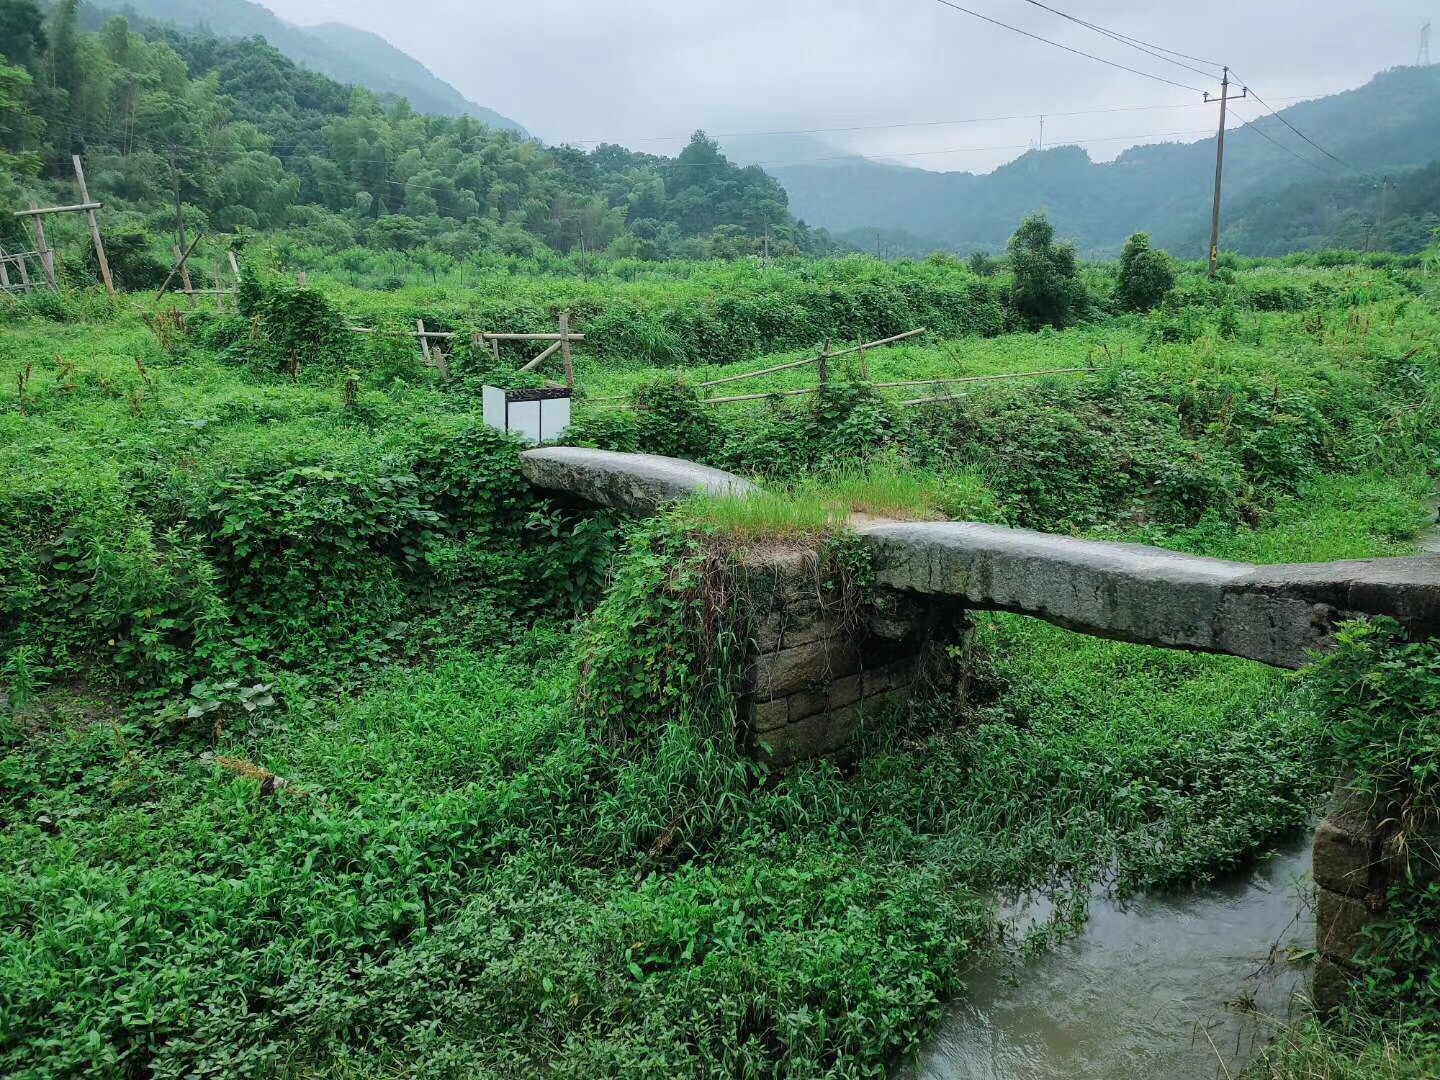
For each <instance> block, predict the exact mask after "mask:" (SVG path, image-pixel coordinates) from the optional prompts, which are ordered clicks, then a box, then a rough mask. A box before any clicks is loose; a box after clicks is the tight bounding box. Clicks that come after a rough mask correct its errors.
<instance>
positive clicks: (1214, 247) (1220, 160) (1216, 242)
mask: <svg viewBox="0 0 1440 1080" xmlns="http://www.w3.org/2000/svg"><path fill="white" fill-rule="evenodd" d="M1238 96H1239V97H1242V98H1243V97H1249V96H1250V89H1249V87H1241V89H1240V93H1239V95H1238ZM1205 100H1206V101H1207V102H1209V101H1219V102H1220V131H1219V134H1217V135H1216V136H1215V205H1214V208H1213V209H1212V210H1211V211H1210V278H1211V280H1212V281H1213V280H1214V278H1215V266H1216V264H1217V263H1218V262H1219V261H1220V182H1221V180H1222V179H1223V178H1224V175H1225V106H1226V105H1227V104H1228V103H1229V102H1230V100H1231V96H1230V69H1229V68H1228V67H1227V68H1226V69H1225V75H1224V78H1222V79H1221V80H1220V96H1219V97H1218V98H1212V97H1211V96H1210V93H1209V91H1206V93H1205Z"/></svg>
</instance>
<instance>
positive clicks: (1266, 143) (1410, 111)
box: [766, 65, 1440, 257]
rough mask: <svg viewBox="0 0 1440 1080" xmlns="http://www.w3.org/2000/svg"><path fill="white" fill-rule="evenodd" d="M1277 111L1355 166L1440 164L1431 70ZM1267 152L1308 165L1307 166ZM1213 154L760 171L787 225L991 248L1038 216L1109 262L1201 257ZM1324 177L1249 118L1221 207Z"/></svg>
mask: <svg viewBox="0 0 1440 1080" xmlns="http://www.w3.org/2000/svg"><path fill="white" fill-rule="evenodd" d="M1282 113H1283V114H1284V116H1285V117H1286V119H1289V120H1290V121H1291V122H1292V123H1293V124H1294V125H1295V126H1296V127H1298V128H1300V130H1302V131H1305V132H1306V133H1307V134H1308V135H1310V136H1311V138H1312V139H1314V140H1315V141H1316V142H1318V143H1320V144H1321V145H1324V146H1326V147H1327V148H1329V149H1331V150H1332V151H1333V152H1335V153H1336V154H1337V156H1339V157H1341V158H1342V159H1345V160H1353V161H1355V162H1356V163H1357V164H1359V165H1362V166H1363V167H1364V169H1366V170H1384V169H1401V168H1410V167H1415V166H1419V165H1424V164H1426V163H1427V162H1429V161H1432V160H1434V159H1436V158H1440V124H1437V123H1436V122H1435V120H1434V117H1435V116H1436V115H1440V65H1432V66H1429V67H1402V68H1392V69H1390V70H1389V71H1386V72H1381V73H1380V74H1378V75H1376V76H1375V77H1374V78H1373V79H1371V81H1370V82H1368V83H1366V84H1365V85H1364V86H1361V87H1357V88H1356V89H1353V90H1348V91H1344V92H1342V93H1340V94H1332V95H1329V96H1327V97H1323V98H1316V99H1312V100H1310V101H1306V102H1301V103H1299V104H1296V105H1292V106H1290V107H1289V108H1287V109H1284V110H1282ZM1267 136H1268V138H1267ZM1277 142H1278V143H1281V144H1283V145H1284V146H1287V147H1290V148H1292V150H1293V151H1294V152H1295V153H1299V154H1300V155H1301V156H1302V157H1307V158H1311V159H1314V160H1315V161H1316V162H1318V163H1319V164H1318V165H1317V166H1316V167H1312V166H1307V165H1306V164H1304V163H1302V162H1301V161H1298V160H1296V158H1295V157H1293V156H1291V154H1290V153H1287V152H1286V150H1284V149H1282V148H1280V147H1279V146H1276V145H1275V144H1276V143H1277ZM1214 155H1215V140H1214V139H1213V138H1210V139H1203V140H1200V141H1198V142H1193V143H1176V142H1166V143H1150V144H1145V145H1139V146H1133V147H1131V148H1129V149H1127V150H1125V151H1124V152H1122V153H1121V154H1120V155H1119V156H1118V157H1117V158H1116V159H1115V160H1114V161H1111V162H1095V161H1092V160H1091V158H1090V156H1089V154H1088V153H1086V151H1085V150H1084V149H1082V148H1081V147H1079V146H1073V145H1072V146H1059V147H1054V148H1051V149H1047V150H1044V151H1035V150H1032V151H1029V152H1027V153H1025V154H1023V155H1021V156H1020V157H1019V158H1016V159H1014V160H1013V161H1011V162H1008V163H1007V164H1005V165H1002V166H1000V167H999V168H998V169H996V170H994V171H993V172H990V173H984V174H976V173H968V172H953V173H941V172H930V171H927V170H924V169H917V168H910V167H907V166H903V165H896V164H890V163H881V162H876V161H871V160H868V159H864V158H848V159H844V160H840V161H835V162H818V163H809V162H805V163H793V164H783V163H782V164H774V165H769V166H767V167H766V168H767V171H768V172H770V173H771V174H772V175H774V176H775V178H776V179H777V180H779V181H780V183H781V185H782V186H783V187H784V188H785V190H786V192H787V194H788V195H789V198H790V205H791V209H792V211H793V212H794V213H795V214H796V216H797V217H801V218H803V219H805V220H807V221H809V222H811V223H812V224H814V225H817V226H820V227H823V228H827V229H829V230H831V231H832V232H835V233H847V232H852V231H854V230H857V229H869V230H881V231H892V232H904V233H908V234H912V235H914V236H918V237H922V238H926V239H929V240H931V241H932V242H934V243H935V244H936V246H938V247H943V248H949V249H951V250H955V251H960V252H968V251H971V250H976V249H980V250H989V251H995V250H999V249H1001V248H1003V246H1004V244H1005V241H1006V240H1007V239H1008V237H1009V234H1010V231H1011V230H1013V228H1014V224H1015V222H1016V221H1018V220H1020V219H1021V218H1022V217H1024V216H1025V215H1026V214H1028V213H1030V212H1032V211H1034V210H1037V209H1046V210H1048V211H1049V212H1050V214H1051V217H1052V219H1053V220H1054V222H1055V224H1056V228H1057V230H1058V231H1059V233H1060V234H1061V235H1062V236H1067V237H1071V238H1073V239H1074V240H1075V241H1076V242H1077V243H1078V245H1079V246H1080V248H1081V250H1082V252H1083V253H1084V254H1086V255H1088V256H1094V257H1113V256H1115V255H1116V254H1118V252H1119V250H1120V247H1121V246H1122V245H1123V244H1124V241H1125V238H1126V237H1127V236H1129V235H1130V234H1131V233H1133V232H1137V231H1145V232H1149V233H1150V234H1151V235H1152V238H1153V239H1154V241H1155V243H1156V244H1157V245H1158V246H1161V247H1164V248H1166V249H1167V250H1170V251H1171V252H1173V253H1174V254H1176V255H1181V256H1184V257H1199V256H1200V255H1202V254H1203V245H1204V242H1205V241H1204V239H1203V237H1205V236H1206V235H1208V224H1207V223H1208V219H1209V213H1210V197H1211V188H1212V184H1213V177H1214V168H1213V163H1214ZM1317 168H1318V171H1317ZM1324 171H1336V172H1338V171H1340V169H1339V166H1337V165H1335V164H1334V163H1333V162H1331V161H1329V160H1328V159H1326V158H1325V157H1323V156H1322V155H1321V154H1320V153H1319V152H1318V151H1316V150H1315V149H1314V148H1313V147H1311V146H1309V145H1308V144H1306V143H1303V142H1301V141H1300V140H1299V139H1298V138H1296V137H1295V135H1294V134H1293V133H1292V132H1290V131H1289V130H1288V129H1287V128H1285V127H1284V125H1283V123H1282V122H1281V121H1279V120H1277V119H1275V118H1274V117H1264V118H1260V119H1258V120H1256V121H1255V122H1252V123H1250V124H1247V125H1245V126H1244V127H1240V128H1234V129H1231V130H1230V131H1229V132H1228V133H1227V135H1226V173H1225V206H1226V208H1227V210H1228V209H1230V208H1231V207H1239V206H1241V205H1242V204H1243V203H1244V202H1245V201H1246V200H1247V199H1248V198H1250V197H1251V196H1253V195H1255V194H1257V193H1259V192H1262V191H1276V190H1279V189H1281V188H1284V187H1287V186H1289V185H1291V184H1294V183H1297V182H1300V181H1302V180H1306V179H1309V178H1311V177H1315V176H1318V175H1320V174H1321V173H1322V172H1324ZM1197 238H1199V239H1197ZM1197 244H1198V245H1199V247H1198V248H1197Z"/></svg>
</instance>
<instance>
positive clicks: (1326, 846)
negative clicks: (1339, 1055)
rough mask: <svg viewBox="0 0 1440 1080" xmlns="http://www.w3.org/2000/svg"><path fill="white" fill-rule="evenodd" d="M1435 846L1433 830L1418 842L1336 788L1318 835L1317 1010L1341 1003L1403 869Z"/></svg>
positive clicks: (1439, 839) (1403, 879) (1436, 835)
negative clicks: (1419, 848) (1420, 849)
mask: <svg viewBox="0 0 1440 1080" xmlns="http://www.w3.org/2000/svg"><path fill="white" fill-rule="evenodd" d="M1437 842H1440V833H1437V832H1436V830H1435V828H1434V826H1433V825H1431V826H1430V827H1428V828H1427V829H1426V831H1425V834H1424V835H1422V836H1409V837H1407V836H1405V835H1403V834H1402V833H1401V832H1400V830H1399V828H1398V826H1397V824H1396V823H1395V822H1394V821H1393V820H1381V819H1380V818H1379V816H1378V815H1376V814H1375V813H1374V812H1373V811H1372V809H1371V807H1370V806H1369V805H1368V804H1367V803H1366V802H1365V801H1364V800H1363V799H1362V798H1361V797H1360V796H1358V795H1356V794H1354V793H1353V792H1350V791H1347V790H1346V789H1345V786H1344V785H1343V784H1341V785H1340V786H1339V787H1338V788H1337V790H1336V794H1335V797H1334V799H1333V800H1332V801H1331V804H1330V812H1329V814H1328V815H1326V817H1325V819H1324V820H1323V821H1322V822H1320V825H1319V827H1318V828H1317V829H1316V830H1315V870H1314V876H1315V949H1316V951H1317V952H1318V953H1319V958H1318V960H1317V962H1316V966H1315V986H1314V993H1313V996H1314V1001H1315V1008H1316V1010H1317V1011H1319V1012H1320V1013H1331V1012H1333V1011H1334V1010H1335V1009H1336V1008H1338V1007H1339V1006H1340V1004H1341V1003H1342V1002H1343V1001H1344V1000H1345V995H1346V993H1347V992H1348V990H1349V987H1350V983H1351V982H1352V981H1353V980H1354V979H1355V978H1356V976H1357V975H1358V974H1359V965H1358V964H1357V962H1356V961H1357V957H1358V955H1359V953H1360V949H1361V946H1362V945H1363V944H1364V941H1365V931H1366V930H1367V929H1368V928H1369V927H1372V926H1374V925H1376V924H1377V923H1380V922H1382V921H1384V920H1385V918H1386V917H1387V914H1388V912H1387V910H1386V909H1387V905H1388V902H1389V898H1390V894H1391V891H1392V890H1393V889H1394V888H1395V887H1396V886H1397V885H1402V884H1405V882H1406V873H1407V869H1413V867H1414V866H1415V864H1416V862H1417V861H1419V862H1426V861H1428V860H1413V859H1411V858H1410V851H1411V849H1412V848H1413V847H1415V846H1416V845H1424V846H1425V847H1426V848H1431V847H1433V846H1434V845H1436V844H1437ZM1412 887H1419V886H1417V885H1414V884H1413V883H1412Z"/></svg>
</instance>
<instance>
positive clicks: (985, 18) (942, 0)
mask: <svg viewBox="0 0 1440 1080" xmlns="http://www.w3.org/2000/svg"><path fill="white" fill-rule="evenodd" d="M935 2H936V3H937V4H943V5H944V6H945V7H948V8H954V9H955V10H956V11H959V12H963V13H964V14H966V15H970V16H972V17H973V18H976V19H980V20H981V21H982V22H987V23H990V24H992V25H994V26H998V27H1001V28H1002V29H1005V30H1009V31H1011V32H1012V33H1016V34H1021V35H1023V36H1024V37H1028V38H1030V39H1032V40H1034V41H1039V42H1043V43H1044V44H1046V45H1053V46H1054V47H1055V48H1057V49H1063V50H1065V52H1068V53H1074V54H1075V55H1076V56H1083V57H1085V58H1086V59H1087V60H1094V61H1096V62H1098V63H1101V64H1105V65H1107V66H1108V67H1113V68H1118V69H1119V70H1121V71H1128V72H1130V74H1132V75H1139V76H1141V77H1142V78H1145V79H1153V80H1154V81H1155V82H1162V83H1166V84H1168V85H1170V86H1178V87H1179V88H1180V89H1181V90H1193V91H1194V92H1195V93H1197V94H1203V93H1204V92H1205V91H1203V90H1201V89H1200V88H1199V87H1198V86H1191V85H1189V84H1188V83H1182V82H1176V81H1175V80H1174V79H1167V78H1165V77H1164V76H1163V75H1155V74H1153V73H1152V72H1149V71H1141V70H1140V69H1139V68H1132V67H1127V66H1126V65H1125V64H1120V63H1116V62H1115V61H1114V60H1107V59H1105V57H1103V56H1096V55H1095V54H1094V53H1091V52H1086V51H1085V50H1084V49H1076V48H1073V47H1072V46H1069V45H1062V44H1060V42H1058V41H1052V40H1051V39H1050V38H1047V37H1041V36H1040V35H1039V34H1032V33H1031V32H1030V31H1029V30H1022V29H1020V27H1018V26H1011V25H1010V24H1009V23H1006V22H1001V21H1000V20H999V19H992V18H991V17H990V16H989V15H982V14H980V12H978V11H972V10H971V9H970V8H967V7H962V6H961V5H959V4H957V3H955V2H954V0H935Z"/></svg>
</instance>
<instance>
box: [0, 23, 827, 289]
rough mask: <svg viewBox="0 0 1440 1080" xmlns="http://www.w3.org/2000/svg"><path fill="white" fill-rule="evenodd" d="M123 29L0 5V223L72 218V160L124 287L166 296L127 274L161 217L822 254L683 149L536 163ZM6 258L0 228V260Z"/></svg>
mask: <svg viewBox="0 0 1440 1080" xmlns="http://www.w3.org/2000/svg"><path fill="white" fill-rule="evenodd" d="M91 14H92V15H93V14H94V12H93V11H92V12H91ZM130 18H131V17H130V16H112V17H110V18H109V19H107V20H106V21H105V22H104V23H102V24H100V25H99V26H98V28H97V29H96V30H95V31H94V32H91V33H86V32H84V22H85V20H82V19H81V17H80V14H79V12H78V4H77V0H59V2H58V3H57V4H56V6H55V7H54V9H53V10H52V11H51V13H50V15H49V17H48V18H47V17H46V16H45V15H44V14H43V13H42V11H41V10H40V9H39V8H38V7H37V6H36V4H35V2H34V0H0V27H3V28H7V30H6V33H4V34H3V35H0V207H7V206H9V207H13V206H23V205H25V202H26V201H27V200H29V199H32V198H33V199H35V200H37V201H42V202H55V201H61V202H63V201H66V200H67V199H69V200H73V198H74V193H73V175H72V174H71V172H70V164H69V162H70V154H71V153H73V152H80V153H83V154H84V155H85V162H86V169H87V172H88V175H89V181H90V190H91V192H92V194H94V195H95V196H96V197H97V198H100V199H103V200H104V202H105V208H106V230H107V238H106V241H107V246H108V247H110V248H111V251H112V257H111V262H112V265H113V266H114V267H115V268H116V272H117V276H118V277H120V278H121V280H122V282H123V283H124V284H126V285H129V286H132V287H134V286H137V285H144V284H145V283H146V281H147V279H148V278H149V277H150V276H153V274H154V273H156V272H158V275H159V276H160V277H163V276H164V272H165V269H166V266H165V265H159V264H157V263H155V262H153V261H151V262H150V263H148V264H147V263H146V262H145V260H144V259H143V258H141V256H142V255H143V254H144V252H145V251H146V250H147V249H148V250H155V249H158V248H159V247H160V245H161V244H162V243H163V244H165V245H168V243H169V239H168V237H169V236H172V235H173V234H174V229H175V209H174V203H175V201H176V199H177V198H178V200H179V201H180V202H181V203H182V204H183V207H184V211H183V212H184V217H185V221H186V224H187V227H188V228H190V229H194V230H200V231H204V232H206V233H234V232H238V231H241V230H258V231H279V230H283V231H284V233H285V242H286V243H287V244H298V245H306V246H310V247H313V248H318V249H320V250H322V251H327V252H340V251H348V250H349V249H351V248H353V247H355V246H357V245H359V246H365V247H369V248H377V249H385V250H390V251H411V250H415V249H420V250H423V251H425V252H427V256H426V257H430V256H434V257H435V258H443V257H451V258H463V257H465V256H467V255H470V254H474V253H488V254H501V255H515V256H546V255H547V254H548V253H549V252H559V253H562V254H568V253H570V252H572V251H573V252H577V253H584V254H591V253H598V252H606V253H608V254H610V255H612V256H615V257H631V256H633V257H638V258H644V259H662V258H670V257H683V258H706V257H721V258H735V257H739V256H743V255H750V254H760V253H770V254H774V255H798V254H815V253H821V252H825V251H829V250H831V249H832V248H833V246H834V245H833V243H832V242H831V240H830V239H829V237H828V236H827V235H825V234H824V233H823V231H819V232H816V231H812V230H810V229H809V228H808V227H807V226H806V225H805V224H804V223H803V222H799V221H796V220H795V218H794V217H793V215H791V214H790V212H789V210H788V209H787V205H786V197H785V191H784V189H783V188H781V187H780V185H779V183H778V182H776V181H775V179H774V178H773V177H771V176H769V175H767V174H766V173H765V172H764V171H763V170H761V169H759V168H756V167H750V168H741V167H739V166H737V165H735V164H734V163H732V162H731V161H729V160H727V159H726V158H725V156H724V155H723V154H722V153H721V151H720V148H719V146H718V145H717V144H716V143H715V142H714V141H713V140H710V139H708V138H706V137H705V136H704V135H703V134H701V133H696V135H695V136H694V138H692V140H691V142H690V144H689V145H688V146H686V147H685V148H684V150H682V151H681V152H680V153H679V154H678V155H676V156H675V157H673V158H667V157H659V156H656V155H652V154H640V153H634V152H632V151H630V150H627V149H625V148H624V147H620V146H613V145H605V146H599V147H596V148H595V149H594V150H591V151H588V152H587V151H582V150H578V149H575V148H573V147H553V148H546V147H545V146H543V145H541V143H540V142H539V141H538V140H535V139H529V138H524V137H522V136H520V135H519V134H517V133H516V132H514V131H510V130H499V129H496V128H494V127H490V126H488V125H485V124H482V123H480V122H479V121H478V120H477V119H476V118H475V117H473V116H470V115H468V114H466V115H460V116H437V115H427V114H424V113H418V112H416V111H415V110H414V109H413V108H412V107H411V106H410V105H409V104H408V103H406V102H405V101H402V100H400V99H397V98H394V97H391V96H381V95H378V94H375V93H372V92H371V91H369V90H366V89H364V88H363V87H356V86H351V85H342V84H340V83H338V82H336V81H335V80H333V79H330V78H327V77H326V76H324V75H321V74H319V73H317V72H316V71H314V70H311V69H309V68H305V67H301V66H299V65H298V64H297V63H295V62H294V61H293V60H290V59H288V58H287V57H285V56H283V55H282V54H281V53H280V52H279V51H278V50H277V49H276V48H275V47H274V46H272V45H270V44H269V43H267V42H266V41H264V40H262V39H260V38H259V37H255V36H251V37H220V36H216V35H214V34H210V33H200V32H195V31H185V30H182V29H180V28H179V27H177V26H176V25H174V24H173V23H160V22H157V21H154V20H150V19H140V18H139V17H138V16H136V17H135V18H136V20H137V21H136V23H134V24H132V23H131V22H130ZM7 62H8V63H7ZM23 242H24V236H23V229H22V226H21V225H20V223H19V222H18V221H17V219H15V218H13V217H12V216H11V215H9V214H0V243H3V244H6V245H7V246H8V245H9V244H11V243H15V244H20V243H23ZM546 249H548V252H547V250H546ZM161 250H163V249H161Z"/></svg>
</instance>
